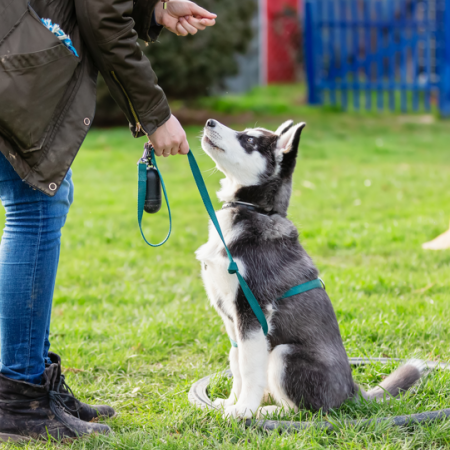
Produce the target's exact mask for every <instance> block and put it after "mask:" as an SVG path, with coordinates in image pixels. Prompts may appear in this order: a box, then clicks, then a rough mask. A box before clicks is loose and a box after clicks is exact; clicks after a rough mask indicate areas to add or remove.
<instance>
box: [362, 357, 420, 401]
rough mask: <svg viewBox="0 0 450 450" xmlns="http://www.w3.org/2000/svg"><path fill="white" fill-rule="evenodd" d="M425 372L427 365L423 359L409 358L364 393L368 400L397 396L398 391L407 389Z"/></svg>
mask: <svg viewBox="0 0 450 450" xmlns="http://www.w3.org/2000/svg"><path fill="white" fill-rule="evenodd" d="M426 372H428V367H427V365H426V363H425V362H424V361H421V360H420V359H410V360H409V361H407V362H406V363H405V364H404V365H403V366H401V367H399V368H398V369H397V370H395V371H394V372H393V373H391V374H390V375H389V376H388V377H387V378H386V379H385V380H383V381H382V382H381V383H380V384H379V385H378V386H377V387H375V388H373V389H371V390H370V391H369V392H367V394H366V395H367V397H368V398H369V399H370V400H373V399H383V398H385V397H386V398H388V397H397V396H398V395H399V394H400V392H402V391H407V390H408V389H409V388H410V387H411V386H413V385H414V384H415V383H417V381H419V380H420V378H421V377H422V376H423V375H424V374H425V373H426Z"/></svg>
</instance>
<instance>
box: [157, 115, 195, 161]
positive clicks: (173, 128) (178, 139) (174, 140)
mask: <svg viewBox="0 0 450 450" xmlns="http://www.w3.org/2000/svg"><path fill="white" fill-rule="evenodd" d="M149 138H150V141H151V143H152V145H153V148H154V149H155V154H156V156H161V155H162V156H164V157H167V156H170V155H176V154H177V153H180V154H181V155H187V154H188V153H189V144H188V141H187V139H186V133H185V132H184V130H183V127H182V126H181V125H180V122H178V120H177V118H176V117H175V116H170V119H169V120H168V121H167V122H165V123H164V124H163V125H161V126H160V127H159V128H157V129H156V131H155V132H154V133H153V134H151V135H150V136H149Z"/></svg>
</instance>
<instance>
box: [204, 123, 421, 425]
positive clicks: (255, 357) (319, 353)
mask: <svg viewBox="0 0 450 450" xmlns="http://www.w3.org/2000/svg"><path fill="white" fill-rule="evenodd" d="M304 127H305V123H299V124H297V125H294V123H293V122H292V121H288V122H285V123H283V124H282V125H281V126H280V127H279V128H278V129H277V131H275V132H271V131H268V130H266V129H263V128H256V129H247V130H245V131H242V132H238V131H234V130H231V129H230V128H227V127H226V126H224V125H222V124H220V123H219V122H217V121H216V120H208V121H207V123H206V126H205V128H204V135H203V139H202V147H203V149H204V150H205V152H206V153H207V154H208V155H209V156H210V157H211V158H212V159H213V160H214V161H215V163H216V165H217V168H218V169H219V170H220V171H221V172H223V173H224V175H225V178H224V179H223V180H222V181H221V184H222V188H221V189H220V191H219V192H218V197H219V200H220V201H222V202H223V203H224V205H223V207H222V209H221V210H220V211H219V212H217V217H218V220H219V223H220V226H221V228H222V232H223V235H224V238H225V242H226V243H227V246H228V248H229V249H230V252H231V254H232V255H233V258H234V260H235V261H236V263H237V264H238V267H239V271H240V273H241V274H242V276H243V277H244V278H245V280H246V282H247V284H248V286H249V287H250V289H251V290H252V292H253V294H254V295H255V297H256V299H257V300H258V302H259V304H260V306H261V308H262V310H263V312H264V314H265V317H266V319H267V323H268V326H269V333H268V335H267V336H264V333H263V330H262V328H261V325H260V324H259V322H258V320H257V318H256V316H255V314H254V313H253V311H252V309H251V308H250V305H249V304H248V302H247V300H246V298H245V296H244V294H243V292H242V289H241V288H240V286H239V283H238V279H237V277H236V275H230V274H229V273H228V271H227V268H228V259H227V255H226V253H225V249H224V246H223V244H222V242H221V240H220V238H219V236H218V234H217V231H216V229H215V228H214V226H213V225H212V223H210V229H209V240H208V242H207V243H206V244H204V245H203V246H202V247H200V248H199V249H198V250H197V252H196V255H197V259H198V260H200V261H201V263H202V278H203V282H204V284H205V288H206V291H207V294H208V297H209V299H210V301H211V303H212V305H213V306H214V307H215V309H216V310H217V312H218V313H219V314H220V316H221V317H222V319H223V321H224V324H225V327H226V330H227V333H228V336H229V337H230V338H231V339H232V340H233V341H235V342H237V344H238V346H237V347H231V350H230V367H231V371H232V373H233V388H232V391H231V395H230V397H229V398H228V399H227V400H223V399H217V400H216V401H215V402H214V404H215V405H216V406H220V407H221V408H224V416H231V417H237V418H250V417H252V415H253V414H255V413H258V415H259V416H267V415H270V414H273V413H283V411H284V410H285V409H293V410H295V411H297V410H298V408H299V407H301V408H307V409H311V410H318V409H321V408H322V409H323V410H324V411H327V410H329V409H330V408H336V407H338V406H340V405H341V404H342V403H343V402H344V401H345V400H347V399H350V398H355V399H358V398H359V396H360V395H362V396H363V397H365V398H368V399H380V398H381V399H382V398H383V397H384V396H386V394H387V395H388V396H392V397H394V396H396V395H398V394H399V392H400V391H401V390H407V389H408V388H409V387H411V386H412V385H413V384H414V383H415V382H416V381H417V380H418V379H419V378H420V377H421V375H422V372H423V368H422V367H421V366H420V363H419V362H418V361H416V360H411V361H409V362H407V363H406V364H405V365H404V366H402V367H400V368H399V369H397V370H396V371H395V372H394V373H393V374H391V375H390V376H389V377H388V378H386V379H385V380H384V381H383V382H382V383H381V384H380V387H377V388H375V389H372V390H371V391H369V392H367V393H366V392H364V391H363V390H362V388H360V387H358V386H357V385H356V384H355V382H354V381H353V379H352V373H351V368H350V365H349V362H348V357H347V353H346V351H345V348H344V345H343V343H342V338H341V335H340V332H339V326H338V322H337V319H336V315H335V313H334V310H333V306H332V304H331V302H330V299H329V297H328V295H327V292H326V290H325V289H319V288H317V289H313V290H310V291H307V292H304V293H302V294H298V295H296V296H293V297H289V298H286V299H284V300H279V301H277V300H276V299H277V298H278V297H280V296H281V295H282V294H284V293H285V292H286V291H288V290H289V289H290V288H292V287H294V286H296V285H299V284H302V283H305V282H307V281H310V280H314V279H316V278H317V277H318V270H317V268H316V267H315V265H314V263H313V262H312V260H311V258H310V257H309V255H308V254H307V253H306V251H305V250H304V248H303V247H302V246H301V245H300V242H299V240H298V237H299V236H298V231H297V229H296V228H295V226H294V225H293V224H292V222H291V221H290V220H289V219H287V217H286V215H287V209H288V206H289V200H290V197H291V189H292V174H293V172H294V168H295V164H296V158H297V153H298V147H299V143H300V134H301V132H302V130H303V128H304ZM269 396H270V398H271V399H272V400H273V401H274V402H275V404H276V405H277V406H266V407H263V408H260V404H261V402H262V400H263V399H265V398H269Z"/></svg>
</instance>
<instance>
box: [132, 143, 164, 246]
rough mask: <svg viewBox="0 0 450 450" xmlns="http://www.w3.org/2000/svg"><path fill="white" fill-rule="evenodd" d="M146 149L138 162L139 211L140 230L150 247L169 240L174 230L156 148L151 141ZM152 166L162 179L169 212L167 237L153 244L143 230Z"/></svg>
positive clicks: (146, 145)
mask: <svg viewBox="0 0 450 450" xmlns="http://www.w3.org/2000/svg"><path fill="white" fill-rule="evenodd" d="M144 149H145V151H144V154H143V156H142V158H141V159H140V160H139V162H138V205H137V213H138V223H139V230H140V231H141V236H142V238H143V239H144V241H145V243H146V244H147V245H150V247H160V246H161V245H163V244H164V243H165V242H167V239H169V236H170V233H171V232H172V213H171V212H170V205H169V199H168V198H167V192H166V186H165V185H164V180H163V177H162V175H161V172H160V171H159V169H158V164H156V158H155V150H154V149H153V147H152V146H151V144H149V143H146V144H145V146H144ZM152 166H153V167H154V168H155V169H156V171H157V172H158V175H159V179H160V180H161V186H162V190H163V192H164V198H165V199H166V205H167V211H168V212H169V231H168V233H167V236H166V237H165V239H164V240H163V241H161V242H160V243H159V244H152V243H151V242H149V241H147V239H146V238H145V235H144V231H143V230H142V216H143V215H144V205H145V195H146V192H147V168H149V167H152Z"/></svg>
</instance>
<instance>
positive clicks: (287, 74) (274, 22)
mask: <svg viewBox="0 0 450 450" xmlns="http://www.w3.org/2000/svg"><path fill="white" fill-rule="evenodd" d="M300 7H301V1H299V0H265V10H266V11H265V22H266V27H265V28H266V30H265V32H266V33H265V34H266V36H265V39H264V40H265V47H266V48H265V58H264V59H265V66H266V67H265V72H266V76H265V79H266V80H265V81H266V82H267V83H283V82H285V83H286V82H294V81H296V63H297V55H298V49H299V46H300V27H299V12H300Z"/></svg>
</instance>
